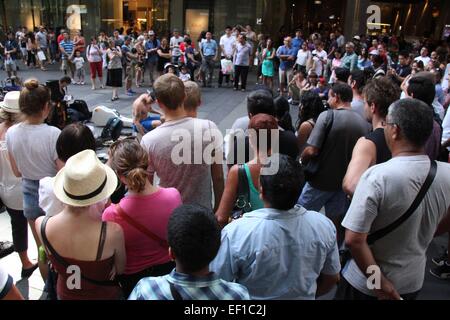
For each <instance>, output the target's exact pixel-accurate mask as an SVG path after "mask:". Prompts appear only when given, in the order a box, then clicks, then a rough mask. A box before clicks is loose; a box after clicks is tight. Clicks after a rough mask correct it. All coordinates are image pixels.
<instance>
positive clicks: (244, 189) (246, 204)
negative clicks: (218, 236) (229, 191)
mask: <svg viewBox="0 0 450 320" xmlns="http://www.w3.org/2000/svg"><path fill="white" fill-rule="evenodd" d="M238 168H239V169H238V192H237V197H236V203H235V206H234V209H233V212H232V213H231V218H230V222H231V221H233V220H237V219H239V218H242V217H243V216H244V214H245V213H247V212H250V211H252V205H251V203H250V188H249V186H248V179H247V174H246V173H245V167H244V165H239V167H238Z"/></svg>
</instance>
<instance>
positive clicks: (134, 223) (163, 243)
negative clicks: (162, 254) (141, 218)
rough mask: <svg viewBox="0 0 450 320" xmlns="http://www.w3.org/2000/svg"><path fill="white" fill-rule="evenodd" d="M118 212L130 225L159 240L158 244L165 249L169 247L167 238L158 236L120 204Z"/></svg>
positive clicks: (117, 206) (117, 208)
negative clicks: (127, 212)
mask: <svg viewBox="0 0 450 320" xmlns="http://www.w3.org/2000/svg"><path fill="white" fill-rule="evenodd" d="M115 209H116V212H117V213H118V214H119V216H120V217H121V218H122V219H123V220H125V221H126V222H127V223H128V224H129V225H131V226H133V227H134V228H136V229H137V230H139V231H140V232H142V233H143V234H145V235H146V236H147V237H148V238H150V239H152V240H153V241H156V242H158V244H159V245H160V246H161V247H163V248H164V249H167V248H169V244H168V243H167V241H166V240H165V239H162V238H161V237H159V236H157V235H156V234H154V233H153V232H151V231H150V230H149V229H147V228H146V227H144V226H143V225H142V224H140V223H139V222H137V221H136V220H134V219H133V218H131V217H130V216H129V215H127V214H126V212H125V210H123V209H122V207H121V206H120V204H117V205H116V206H115Z"/></svg>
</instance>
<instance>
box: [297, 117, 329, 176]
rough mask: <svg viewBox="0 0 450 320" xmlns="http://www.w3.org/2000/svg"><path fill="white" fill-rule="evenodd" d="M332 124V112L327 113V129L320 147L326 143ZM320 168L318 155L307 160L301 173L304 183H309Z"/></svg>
mask: <svg viewBox="0 0 450 320" xmlns="http://www.w3.org/2000/svg"><path fill="white" fill-rule="evenodd" d="M333 122H334V112H333V110H331V109H330V110H328V111H327V118H326V123H327V127H326V129H325V136H324V138H323V143H322V146H324V145H325V142H326V141H327V138H328V135H329V134H330V131H331V128H332V127H333ZM319 167H320V155H319V156H317V157H315V158H313V159H311V160H309V162H308V163H307V164H306V165H305V166H304V167H303V172H304V174H305V179H306V181H311V180H312V179H313V178H314V176H315V175H316V174H317V173H318V172H319V169H320V168H319Z"/></svg>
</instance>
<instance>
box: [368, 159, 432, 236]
mask: <svg viewBox="0 0 450 320" xmlns="http://www.w3.org/2000/svg"><path fill="white" fill-rule="evenodd" d="M436 171H437V163H436V161H431V166H430V171H429V172H428V176H427V178H426V180H425V182H424V184H423V185H422V188H421V189H420V191H419V193H418V194H417V196H416V198H415V199H414V201H413V203H412V204H411V206H410V207H409V209H408V210H407V211H406V212H405V213H404V214H403V215H402V216H401V217H400V218H398V219H397V220H395V221H394V222H393V223H391V224H390V225H388V226H387V227H384V228H383V229H380V230H378V231H376V232H374V233H372V234H370V235H369V236H368V237H367V243H368V244H369V245H372V244H374V242H375V241H378V240H380V239H381V238H383V237H384V236H386V235H387V234H389V233H391V232H392V231H394V230H395V229H397V228H398V227H400V226H401V225H402V224H403V223H404V222H405V221H406V220H408V218H409V217H411V216H412V214H413V213H414V212H415V211H416V209H417V207H418V206H419V205H420V203H421V202H422V200H423V198H424V197H425V195H426V194H427V192H428V190H429V189H430V186H431V184H432V183H433V181H434V178H435V177H436Z"/></svg>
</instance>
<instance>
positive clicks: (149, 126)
mask: <svg viewBox="0 0 450 320" xmlns="http://www.w3.org/2000/svg"><path fill="white" fill-rule="evenodd" d="M153 121H161V117H160V116H150V117H148V118H146V119H145V120H142V121H140V123H141V125H142V126H143V127H144V129H145V131H146V132H150V131H152V130H153V129H154V128H153ZM133 131H134V132H138V130H137V128H136V125H134V124H133Z"/></svg>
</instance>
